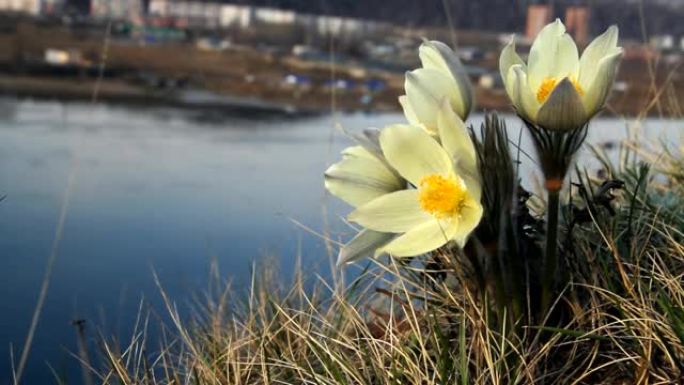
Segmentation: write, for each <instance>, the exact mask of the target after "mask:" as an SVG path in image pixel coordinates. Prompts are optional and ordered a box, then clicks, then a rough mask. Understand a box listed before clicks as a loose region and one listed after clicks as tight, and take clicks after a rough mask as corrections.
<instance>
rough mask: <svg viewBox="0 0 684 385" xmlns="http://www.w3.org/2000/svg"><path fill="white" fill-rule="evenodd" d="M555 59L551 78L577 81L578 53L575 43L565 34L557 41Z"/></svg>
mask: <svg viewBox="0 0 684 385" xmlns="http://www.w3.org/2000/svg"><path fill="white" fill-rule="evenodd" d="M555 59H556V60H555V62H554V64H553V68H552V69H551V74H550V76H551V77H555V78H563V77H571V78H573V79H575V80H576V79H577V77H578V76H579V68H580V64H579V52H578V51H577V45H576V44H575V41H574V40H572V37H570V35H568V34H567V33H566V34H564V35H562V36H561V38H560V39H559V40H558V54H557V56H556V58H555Z"/></svg>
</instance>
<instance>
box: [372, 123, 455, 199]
mask: <svg viewBox="0 0 684 385" xmlns="http://www.w3.org/2000/svg"><path fill="white" fill-rule="evenodd" d="M380 147H382V152H383V154H385V159H387V162H388V163H389V164H390V165H391V166H392V167H393V168H394V169H395V170H397V172H398V173H399V174H400V175H401V176H402V177H404V178H405V179H406V180H408V181H409V182H411V183H413V185H414V186H417V185H418V184H419V182H420V180H421V179H422V178H423V177H425V176H427V175H431V174H440V175H445V176H447V175H451V173H453V166H452V163H451V159H449V155H447V153H446V151H444V149H443V148H442V146H440V145H439V143H437V141H435V139H433V138H432V137H431V136H430V134H428V133H427V132H426V131H425V130H423V129H422V128H420V127H416V126H408V125H393V126H388V127H386V128H385V129H384V130H382V132H381V133H380Z"/></svg>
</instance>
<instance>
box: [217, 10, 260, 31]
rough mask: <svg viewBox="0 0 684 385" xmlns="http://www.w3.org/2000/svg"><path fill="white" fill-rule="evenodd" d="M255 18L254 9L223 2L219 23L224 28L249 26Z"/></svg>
mask: <svg viewBox="0 0 684 385" xmlns="http://www.w3.org/2000/svg"><path fill="white" fill-rule="evenodd" d="M253 20H254V9H253V8H252V7H249V6H244V5H233V4H223V5H221V9H220V11H219V25H220V26H221V27H224V28H231V27H236V28H243V29H244V28H249V27H250V26H251V25H252V21H253Z"/></svg>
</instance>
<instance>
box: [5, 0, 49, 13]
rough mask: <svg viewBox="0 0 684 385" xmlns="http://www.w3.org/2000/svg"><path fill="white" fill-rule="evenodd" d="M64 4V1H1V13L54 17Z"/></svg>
mask: <svg viewBox="0 0 684 385" xmlns="http://www.w3.org/2000/svg"><path fill="white" fill-rule="evenodd" d="M62 4H63V2H62V0H0V12H12V13H23V14H27V15H33V16H40V15H52V14H55V13H57V12H59V10H60V9H61V8H62Z"/></svg>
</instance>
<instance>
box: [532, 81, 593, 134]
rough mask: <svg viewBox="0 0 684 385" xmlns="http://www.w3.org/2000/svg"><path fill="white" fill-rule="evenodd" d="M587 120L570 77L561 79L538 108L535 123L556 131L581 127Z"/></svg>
mask: <svg viewBox="0 0 684 385" xmlns="http://www.w3.org/2000/svg"><path fill="white" fill-rule="evenodd" d="M587 120H588V117H587V114H586V112H585V110H584V106H583V105H582V99H580V95H579V94H578V93H577V91H576V90H575V86H574V85H573V84H572V82H571V81H570V79H568V78H565V79H563V80H562V81H561V82H560V83H559V84H558V85H557V86H556V88H554V90H553V92H552V93H551V95H550V96H549V98H548V99H547V100H546V102H545V103H544V105H543V106H542V107H541V108H540V109H539V113H538V114H537V124H539V125H540V126H542V127H544V128H546V129H548V130H556V131H569V130H574V129H578V128H580V127H582V126H583V125H584V124H585V123H586V122H587Z"/></svg>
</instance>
